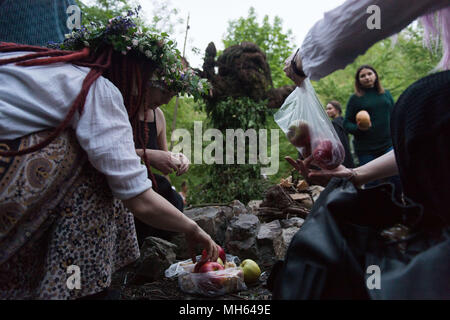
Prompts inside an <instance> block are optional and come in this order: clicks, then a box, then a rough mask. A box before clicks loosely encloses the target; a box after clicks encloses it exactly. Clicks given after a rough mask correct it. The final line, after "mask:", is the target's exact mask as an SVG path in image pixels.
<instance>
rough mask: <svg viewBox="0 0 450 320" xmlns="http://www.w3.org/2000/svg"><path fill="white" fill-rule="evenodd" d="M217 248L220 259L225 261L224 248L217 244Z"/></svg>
mask: <svg viewBox="0 0 450 320" xmlns="http://www.w3.org/2000/svg"><path fill="white" fill-rule="evenodd" d="M217 249H218V251H219V258H220V259H221V260H222V262H223V263H225V262H227V256H226V254H225V250H223V248H222V247H221V246H219V245H218V246H217Z"/></svg>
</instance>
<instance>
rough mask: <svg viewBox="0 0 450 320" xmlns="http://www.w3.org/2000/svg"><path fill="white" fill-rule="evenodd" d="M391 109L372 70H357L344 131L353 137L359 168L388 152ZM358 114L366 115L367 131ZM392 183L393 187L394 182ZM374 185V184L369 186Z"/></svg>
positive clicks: (391, 100)
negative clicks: (368, 119) (368, 120)
mask: <svg viewBox="0 0 450 320" xmlns="http://www.w3.org/2000/svg"><path fill="white" fill-rule="evenodd" d="M393 107H394V99H393V98H392V96H391V93H390V92H389V91H388V90H386V89H384V88H383V86H382V85H381V82H380V79H379V77H378V74H377V72H376V70H375V69H374V68H373V67H371V66H369V65H363V66H361V67H359V68H358V70H357V71H356V75H355V93H354V94H353V95H352V96H351V97H350V99H349V101H348V103H347V110H346V113H345V119H344V128H345V129H346V130H347V131H348V132H349V133H351V134H353V135H354V137H355V139H354V147H355V152H356V155H357V156H358V159H359V165H360V166H362V165H364V164H366V163H368V162H370V161H372V160H373V159H375V158H378V157H380V156H381V155H383V154H385V153H387V152H389V151H390V150H392V139H391V134H390V117H391V112H392V109H393ZM362 110H365V111H367V112H368V113H369V116H370V123H369V125H368V127H367V126H365V125H364V124H363V123H361V122H360V121H357V119H356V115H357V114H358V112H360V111H362ZM396 180H397V179H396ZM392 182H393V183H395V184H397V181H392ZM376 184H378V182H374V183H372V184H371V185H376Z"/></svg>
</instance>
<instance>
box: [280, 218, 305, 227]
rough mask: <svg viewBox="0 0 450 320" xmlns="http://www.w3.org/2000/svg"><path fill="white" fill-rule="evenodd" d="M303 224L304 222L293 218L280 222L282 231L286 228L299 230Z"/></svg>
mask: <svg viewBox="0 0 450 320" xmlns="http://www.w3.org/2000/svg"><path fill="white" fill-rule="evenodd" d="M304 222H305V220H304V219H302V218H300V217H293V218H290V219H285V220H281V221H280V223H281V227H282V228H283V229H287V228H291V227H297V228H300V227H301V226H302V225H303V223H304Z"/></svg>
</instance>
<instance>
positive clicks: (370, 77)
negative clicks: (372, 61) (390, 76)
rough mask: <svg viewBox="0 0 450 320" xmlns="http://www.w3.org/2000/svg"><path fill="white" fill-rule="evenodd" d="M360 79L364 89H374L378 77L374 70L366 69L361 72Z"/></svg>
mask: <svg viewBox="0 0 450 320" xmlns="http://www.w3.org/2000/svg"><path fill="white" fill-rule="evenodd" d="M358 79H359V83H360V84H361V86H362V87H363V88H373V86H374V85H375V81H377V76H376V74H375V72H373V70H371V69H366V68H364V69H362V70H361V71H360V72H359V76H358Z"/></svg>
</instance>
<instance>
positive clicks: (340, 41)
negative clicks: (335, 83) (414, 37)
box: [300, 0, 450, 80]
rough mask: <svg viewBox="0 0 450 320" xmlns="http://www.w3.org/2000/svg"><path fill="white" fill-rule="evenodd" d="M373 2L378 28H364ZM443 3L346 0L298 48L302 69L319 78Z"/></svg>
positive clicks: (439, 0)
mask: <svg viewBox="0 0 450 320" xmlns="http://www.w3.org/2000/svg"><path fill="white" fill-rule="evenodd" d="M372 5H376V6H378V7H379V8H380V21H381V25H380V27H381V29H372V30H371V29H369V28H368V27H367V20H368V19H369V18H370V17H371V16H372V15H373V14H374V12H373V11H369V13H368V10H367V9H368V8H369V7H370V6H372ZM446 6H450V1H449V0H347V1H346V2H344V3H343V4H342V5H341V6H339V7H337V8H335V9H333V10H331V11H329V12H326V13H325V14H324V17H323V19H322V20H320V21H318V22H317V23H316V24H315V25H314V26H313V27H312V28H311V29H310V30H309V32H308V34H307V35H306V37H305V39H304V41H303V44H302V46H301V47H300V53H301V57H302V64H303V70H304V72H305V74H306V75H307V76H309V77H310V79H311V80H320V79H321V78H323V77H325V76H327V75H329V74H330V73H332V72H333V71H336V70H338V69H344V68H345V67H346V66H347V65H348V64H350V63H352V62H353V61H354V60H355V59H356V57H357V56H359V55H361V54H364V53H365V52H366V51H367V49H369V48H370V47H371V46H372V45H373V44H375V43H376V42H378V41H380V40H382V39H384V38H387V37H389V36H391V35H394V34H396V33H398V32H400V31H401V30H402V29H403V28H405V27H407V26H408V25H409V24H410V23H411V22H413V21H414V20H415V19H417V18H419V17H420V16H422V15H425V14H427V13H430V12H434V11H436V10H438V9H441V8H444V7H446Z"/></svg>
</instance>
